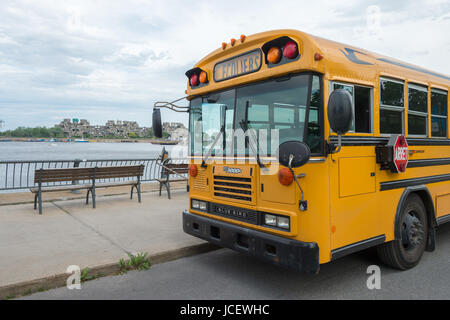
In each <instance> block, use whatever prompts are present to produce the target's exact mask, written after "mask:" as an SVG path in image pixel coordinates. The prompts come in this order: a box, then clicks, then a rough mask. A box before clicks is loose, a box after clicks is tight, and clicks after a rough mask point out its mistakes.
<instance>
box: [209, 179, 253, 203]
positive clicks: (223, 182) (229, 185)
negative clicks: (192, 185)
mask: <svg viewBox="0 0 450 320" xmlns="http://www.w3.org/2000/svg"><path fill="white" fill-rule="evenodd" d="M214 196H216V197H222V198H228V199H235V200H241V201H248V202H251V201H252V179H251V178H243V177H228V176H214Z"/></svg>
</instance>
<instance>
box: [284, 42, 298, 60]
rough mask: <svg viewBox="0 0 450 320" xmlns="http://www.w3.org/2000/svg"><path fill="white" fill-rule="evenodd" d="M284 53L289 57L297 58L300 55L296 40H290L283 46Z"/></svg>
mask: <svg viewBox="0 0 450 320" xmlns="http://www.w3.org/2000/svg"><path fill="white" fill-rule="evenodd" d="M283 55H284V56H285V57H286V58H288V59H295V58H297V56H298V47H297V44H296V43H295V42H294V41H289V42H288V43H286V45H285V46H284V48H283Z"/></svg>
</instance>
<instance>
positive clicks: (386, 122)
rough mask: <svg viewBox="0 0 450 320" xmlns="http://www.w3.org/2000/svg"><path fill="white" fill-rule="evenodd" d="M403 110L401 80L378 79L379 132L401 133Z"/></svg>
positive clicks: (402, 86)
mask: <svg viewBox="0 0 450 320" xmlns="http://www.w3.org/2000/svg"><path fill="white" fill-rule="evenodd" d="M404 111H405V105H404V84H403V82H401V81H399V80H387V79H380V133H381V134H402V133H403V131H404V130H403V114H404Z"/></svg>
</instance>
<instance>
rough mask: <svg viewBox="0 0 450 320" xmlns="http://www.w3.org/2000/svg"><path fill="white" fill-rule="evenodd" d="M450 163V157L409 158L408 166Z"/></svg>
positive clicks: (418, 166) (417, 166) (416, 166)
mask: <svg viewBox="0 0 450 320" xmlns="http://www.w3.org/2000/svg"><path fill="white" fill-rule="evenodd" d="M446 164H450V158H439V159H420V160H409V161H408V168H420V167H431V166H443V165H446Z"/></svg>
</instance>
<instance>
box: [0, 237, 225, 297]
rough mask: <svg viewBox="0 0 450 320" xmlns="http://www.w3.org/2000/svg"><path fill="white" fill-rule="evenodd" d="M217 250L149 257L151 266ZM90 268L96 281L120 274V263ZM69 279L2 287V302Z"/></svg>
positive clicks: (64, 276) (204, 247)
mask: <svg viewBox="0 0 450 320" xmlns="http://www.w3.org/2000/svg"><path fill="white" fill-rule="evenodd" d="M217 249H220V247H218V246H216V245H214V244H211V243H202V244H198V245H193V246H188V247H183V248H178V249H174V250H168V251H164V252H159V253H155V254H153V255H149V259H150V263H151V265H155V264H160V263H164V262H169V261H173V260H177V259H180V258H186V257H190V256H193V255H197V254H202V253H206V252H210V251H213V250H217ZM88 267H89V275H93V276H95V279H97V278H100V277H105V276H113V275H118V274H119V262H116V263H109V264H103V265H97V266H92V267H90V266H88ZM150 270H151V268H150ZM68 277H69V274H67V273H63V274H57V275H53V276H49V277H45V278H40V279H35V280H30V281H24V282H19V283H14V284H11V285H7V286H3V287H0V300H4V299H12V298H17V297H20V296H24V295H30V294H33V293H36V292H41V291H46V290H50V289H55V288H60V287H64V286H65V285H66V281H67V278H68Z"/></svg>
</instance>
